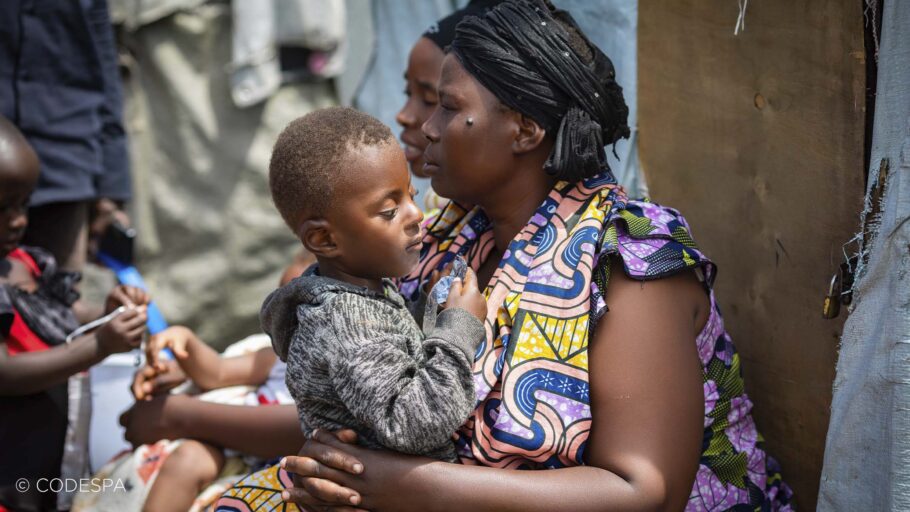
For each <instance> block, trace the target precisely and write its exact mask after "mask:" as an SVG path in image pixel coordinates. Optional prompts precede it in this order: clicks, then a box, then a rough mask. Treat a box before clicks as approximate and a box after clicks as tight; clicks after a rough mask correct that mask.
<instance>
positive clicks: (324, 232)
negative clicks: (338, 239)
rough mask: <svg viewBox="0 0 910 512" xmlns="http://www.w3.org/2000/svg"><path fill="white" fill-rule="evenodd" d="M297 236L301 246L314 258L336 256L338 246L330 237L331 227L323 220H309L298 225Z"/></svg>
mask: <svg viewBox="0 0 910 512" xmlns="http://www.w3.org/2000/svg"><path fill="white" fill-rule="evenodd" d="M297 236H298V237H300V241H301V242H303V246H304V247H306V248H307V250H308V251H310V252H311V253H313V254H314V255H315V256H322V257H324V258H332V257H334V256H337V255H338V246H337V245H336V244H335V238H334V237H333V236H332V225H331V224H329V221H327V220H325V219H309V220H305V221H303V223H301V224H300V228H299V229H298V230H297Z"/></svg>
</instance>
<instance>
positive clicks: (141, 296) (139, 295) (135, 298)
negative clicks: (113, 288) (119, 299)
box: [126, 286, 149, 306]
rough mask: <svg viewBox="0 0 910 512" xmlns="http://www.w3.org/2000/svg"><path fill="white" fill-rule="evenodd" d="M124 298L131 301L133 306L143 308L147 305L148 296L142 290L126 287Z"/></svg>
mask: <svg viewBox="0 0 910 512" xmlns="http://www.w3.org/2000/svg"><path fill="white" fill-rule="evenodd" d="M126 296H127V297H128V298H129V299H130V301H132V303H133V304H136V305H139V306H143V305H145V304H148V303H149V295H148V293H146V292H145V290H143V289H142V288H138V287H136V286H127V287H126Z"/></svg>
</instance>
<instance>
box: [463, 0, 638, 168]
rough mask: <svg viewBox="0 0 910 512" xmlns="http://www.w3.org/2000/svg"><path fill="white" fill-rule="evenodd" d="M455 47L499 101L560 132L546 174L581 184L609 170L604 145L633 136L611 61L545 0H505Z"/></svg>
mask: <svg viewBox="0 0 910 512" xmlns="http://www.w3.org/2000/svg"><path fill="white" fill-rule="evenodd" d="M567 27H569V29H568V30H567ZM570 30H574V32H575V34H572V33H570ZM573 36H574V39H575V41H576V43H575V44H574V45H573V43H572V41H573ZM578 42H580V43H581V44H582V45H586V46H587V50H588V51H589V52H590V54H591V58H589V59H586V58H585V57H586V56H585V55H584V54H581V55H580V54H579V51H584V50H585V48H578V47H579V45H578ZM573 48H578V51H576V49H573ZM451 51H452V52H453V53H454V54H455V55H456V56H457V57H458V59H459V61H460V62H461V64H462V65H463V66H464V67H465V69H466V70H467V71H468V72H469V73H471V75H472V76H474V78H476V79H477V81H479V82H480V83H481V84H483V86H484V87H486V88H487V89H489V90H490V92H492V93H493V95H494V96H496V97H497V98H498V99H499V100H500V101H501V102H503V103H504V104H505V105H507V106H508V107H509V108H511V109H513V110H515V111H517V112H519V113H521V114H524V115H526V116H528V117H530V118H531V119H533V120H534V121H536V122H537V123H538V124H540V125H541V127H543V128H544V129H545V130H546V131H547V132H548V133H551V134H552V133H555V135H556V140H555V144H554V146H553V151H552V152H551V153H550V157H549V158H548V159H547V161H546V163H544V170H545V171H546V172H547V173H549V174H551V175H553V176H556V177H557V178H559V179H562V180H567V181H578V180H581V179H584V178H586V177H590V176H593V175H596V174H599V173H603V172H609V170H610V167H609V165H608V164H607V157H606V153H605V152H604V146H605V145H607V144H615V143H616V141H617V140H619V139H621V138H627V137H628V136H629V127H628V126H627V125H626V121H627V119H628V117H629V107H627V106H626V102H625V100H624V99H623V96H622V87H620V86H619V84H617V83H616V73H615V71H614V70H613V63H612V62H610V59H609V58H608V57H607V56H606V55H604V54H603V52H601V51H600V49H598V48H597V47H596V46H594V45H593V44H591V43H590V41H588V39H587V38H586V37H585V36H584V34H583V33H582V32H581V29H579V28H578V25H577V24H576V23H575V20H573V19H572V17H571V16H570V15H569V14H568V13H567V12H565V11H560V10H557V9H555V8H554V7H553V6H552V4H550V2H548V1H546V0H506V1H505V2H503V3H501V4H499V5H498V6H496V7H494V8H492V9H490V10H489V11H487V12H486V13H485V14H484V15H482V16H476V17H468V18H465V19H464V20H463V21H462V22H461V23H460V24H459V25H458V27H457V28H456V29H455V38H454V40H453V41H452V45H451ZM585 53H587V52H585ZM586 61H587V62H586Z"/></svg>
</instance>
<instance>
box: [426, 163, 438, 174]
mask: <svg viewBox="0 0 910 512" xmlns="http://www.w3.org/2000/svg"><path fill="white" fill-rule="evenodd" d="M438 170H439V166H438V165H436V164H434V163H430V162H427V161H424V162H423V173H424V174H426V175H427V176H432V175H434V174H436V171H438Z"/></svg>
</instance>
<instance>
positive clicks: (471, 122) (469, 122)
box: [465, 117, 474, 126]
mask: <svg viewBox="0 0 910 512" xmlns="http://www.w3.org/2000/svg"><path fill="white" fill-rule="evenodd" d="M465 124H467V125H468V126H474V118H473V117H469V118H468V120H467V121H465Z"/></svg>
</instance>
